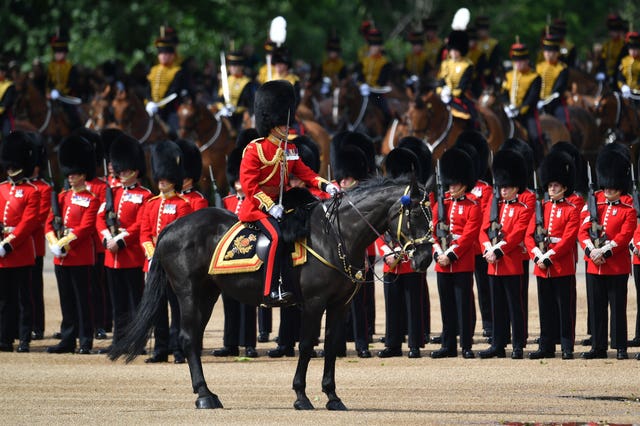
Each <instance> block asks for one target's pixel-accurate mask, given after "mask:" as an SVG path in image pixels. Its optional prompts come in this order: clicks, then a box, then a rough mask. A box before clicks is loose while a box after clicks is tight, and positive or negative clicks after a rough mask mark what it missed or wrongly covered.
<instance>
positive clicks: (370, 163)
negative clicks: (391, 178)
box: [330, 131, 376, 179]
mask: <svg viewBox="0 0 640 426" xmlns="http://www.w3.org/2000/svg"><path fill="white" fill-rule="evenodd" d="M348 145H354V146H356V147H358V148H359V149H360V151H362V153H363V154H364V160H365V163H366V167H365V171H364V175H363V176H362V177H361V178H359V179H364V178H366V177H368V176H371V175H374V174H375V173H376V151H375V146H374V145H373V141H372V140H371V138H369V136H367V135H365V134H364V133H360V132H350V131H345V132H340V133H338V134H336V135H335V136H334V137H333V139H332V140H331V149H330V159H331V167H332V169H333V173H334V175H335V177H336V178H338V176H339V175H341V176H342V177H347V176H352V177H355V174H354V173H356V174H357V175H359V176H360V175H362V173H360V170H359V166H356V165H351V164H349V163H348V162H346V161H345V160H344V159H343V158H341V157H342V150H343V148H344V147H346V146H348ZM352 166H353V167H356V169H354V170H351V169H350V168H351V167H352Z"/></svg>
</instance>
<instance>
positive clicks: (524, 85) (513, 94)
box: [502, 70, 538, 114]
mask: <svg viewBox="0 0 640 426" xmlns="http://www.w3.org/2000/svg"><path fill="white" fill-rule="evenodd" d="M537 77H538V74H537V73H536V72H534V71H528V72H526V73H521V72H517V71H515V70H512V71H509V72H508V73H507V78H506V79H505V80H504V83H502V89H503V90H505V91H507V92H508V93H509V103H511V105H515V106H516V107H517V108H519V109H520V113H521V114H526V113H527V112H528V111H529V106H528V105H522V103H523V102H524V98H525V96H526V95H527V92H528V91H529V88H530V87H531V84H532V83H533V81H534V80H535V79H536V78H537Z"/></svg>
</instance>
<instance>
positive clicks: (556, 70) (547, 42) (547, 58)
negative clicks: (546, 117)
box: [536, 34, 569, 128]
mask: <svg viewBox="0 0 640 426" xmlns="http://www.w3.org/2000/svg"><path fill="white" fill-rule="evenodd" d="M542 49H543V51H542V54H543V56H544V61H543V62H539V63H538V65H536V72H537V73H538V74H539V75H540V78H541V87H540V100H539V101H538V102H537V104H536V106H537V107H538V110H539V111H544V112H546V113H548V114H551V115H553V116H554V117H556V118H557V119H558V120H560V121H561V122H562V123H564V125H565V126H567V128H568V127H569V117H568V114H569V113H568V111H567V109H566V108H565V105H564V92H565V91H566V90H567V84H568V82H569V68H568V67H567V64H565V63H564V62H561V61H560V39H559V38H558V36H556V35H553V34H547V35H546V36H545V37H544V40H543V41H542Z"/></svg>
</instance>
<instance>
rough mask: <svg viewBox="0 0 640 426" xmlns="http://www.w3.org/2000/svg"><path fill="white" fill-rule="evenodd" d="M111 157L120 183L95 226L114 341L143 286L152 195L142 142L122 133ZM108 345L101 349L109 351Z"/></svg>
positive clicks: (111, 144) (114, 188)
mask: <svg viewBox="0 0 640 426" xmlns="http://www.w3.org/2000/svg"><path fill="white" fill-rule="evenodd" d="M109 151H110V152H109V159H110V162H111V166H112V170H113V174H114V176H115V177H116V178H117V179H118V181H119V184H118V185H114V186H111V192H112V194H113V197H112V203H110V205H107V203H106V202H103V203H102V205H101V206H100V210H99V211H98V218H97V220H96V229H97V231H98V233H99V235H100V239H101V244H102V245H103V247H105V249H106V251H105V256H104V266H105V274H106V277H107V284H108V287H109V292H110V295H111V306H112V312H113V313H112V316H113V343H117V342H118V341H119V340H120V339H121V338H122V334H123V332H124V329H125V328H126V326H127V325H128V324H129V323H130V321H131V320H132V319H133V317H134V314H135V312H136V309H137V307H138V305H139V304H140V299H141V298H142V290H143V288H144V272H143V271H142V267H143V265H144V251H143V250H142V248H141V247H140V243H139V241H140V225H141V219H142V213H143V207H144V205H145V203H146V201H147V200H148V199H149V198H151V197H152V196H153V194H152V193H151V191H149V190H148V189H147V188H145V187H143V186H141V185H140V183H139V178H140V176H142V175H144V174H145V173H146V168H147V167H146V163H145V157H144V152H143V150H142V146H141V145H140V143H139V142H138V141H137V140H136V139H134V138H132V137H131V136H128V135H125V134H122V135H121V136H120V137H119V138H117V139H115V140H114V141H113V142H111V143H110V147H109ZM108 350H109V348H103V349H101V350H99V352H100V353H107V352H108Z"/></svg>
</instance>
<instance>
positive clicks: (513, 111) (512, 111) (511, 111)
mask: <svg viewBox="0 0 640 426" xmlns="http://www.w3.org/2000/svg"><path fill="white" fill-rule="evenodd" d="M504 113H505V114H507V117H509V118H516V117H517V116H518V108H517V107H516V106H515V105H509V106H505V107H504Z"/></svg>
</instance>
